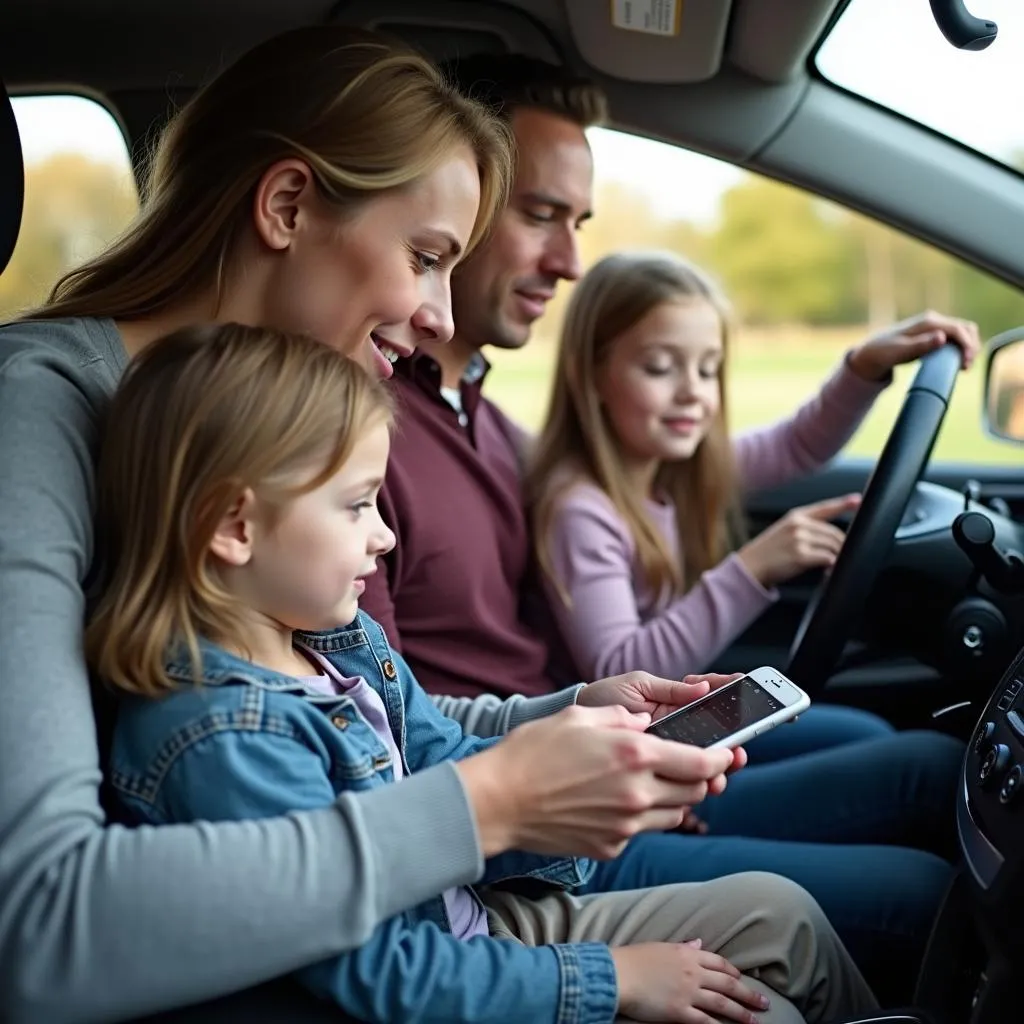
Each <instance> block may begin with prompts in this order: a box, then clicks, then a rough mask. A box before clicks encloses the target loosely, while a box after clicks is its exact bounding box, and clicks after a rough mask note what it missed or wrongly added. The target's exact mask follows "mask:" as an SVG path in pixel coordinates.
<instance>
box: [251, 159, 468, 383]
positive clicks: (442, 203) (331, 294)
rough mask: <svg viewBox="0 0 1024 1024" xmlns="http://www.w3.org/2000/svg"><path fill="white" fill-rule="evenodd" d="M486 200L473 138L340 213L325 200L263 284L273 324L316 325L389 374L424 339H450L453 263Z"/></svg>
mask: <svg viewBox="0 0 1024 1024" xmlns="http://www.w3.org/2000/svg"><path fill="white" fill-rule="evenodd" d="M479 206H480V176H479V172H478V169H477V164H476V159H475V157H474V154H473V152H472V151H471V149H470V148H469V147H468V146H466V147H464V148H462V149H460V150H456V151H455V153H454V155H453V156H452V157H451V159H449V160H447V161H446V162H444V163H442V164H440V165H439V166H438V167H437V168H436V169H435V170H433V171H431V172H430V173H429V174H426V175H424V176H423V177H422V178H420V179H418V180H417V181H415V182H414V183H412V184H410V185H407V186H405V187H403V188H400V189H394V190H391V191H388V192H385V193H383V194H382V195H381V196H380V197H377V198H373V199H370V200H368V201H367V202H366V203H364V204H363V206H362V207H361V208H360V209H358V210H357V211H356V212H355V213H354V214H353V215H350V216H348V217H346V218H345V219H343V220H341V221H339V219H338V216H337V213H336V212H334V211H332V210H330V209H329V208H328V207H327V206H326V204H324V203H322V202H320V203H319V204H318V209H316V210H313V209H311V208H310V207H308V206H307V207H305V208H304V211H303V213H302V214H300V215H303V216H305V217H306V221H305V226H304V230H302V231H301V232H299V233H297V234H296V236H295V239H294V242H293V243H292V244H290V245H289V247H288V248H289V251H288V258H287V259H284V260H281V261H279V262H278V264H277V266H276V268H275V272H274V274H273V276H272V280H271V281H270V282H269V283H268V287H267V288H266V290H265V291H264V297H263V301H264V304H265V306H266V308H265V310H264V314H265V316H266V317H267V321H266V322H269V323H273V324H275V325H277V326H279V327H282V328H284V329H288V330H299V331H304V332H306V333H309V334H312V335H313V336H314V337H316V338H319V339H320V340H321V341H324V342H326V343H328V344H330V345H334V346H335V347H336V348H339V349H341V350H342V351H343V352H345V353H346V355H349V356H350V357H351V358H353V359H356V360H357V361H358V362H360V363H362V364H363V365H364V366H366V367H368V368H370V369H371V370H373V371H374V372H375V373H377V375H378V376H381V377H390V376H391V373H392V369H391V363H392V362H393V361H394V360H395V359H396V358H397V357H398V356H407V355H411V354H412V353H413V351H414V350H415V349H416V347H417V346H419V345H422V344H425V343H426V344H429V343H432V342H447V341H450V340H451V337H452V332H453V330H454V326H453V321H452V298H451V272H452V268H453V267H454V266H455V264H456V263H458V261H459V259H460V258H461V255H462V253H463V252H464V250H465V248H466V244H467V242H468V241H469V237H470V234H471V232H472V230H473V226H474V224H475V222H476V217H477V212H478V209H479Z"/></svg>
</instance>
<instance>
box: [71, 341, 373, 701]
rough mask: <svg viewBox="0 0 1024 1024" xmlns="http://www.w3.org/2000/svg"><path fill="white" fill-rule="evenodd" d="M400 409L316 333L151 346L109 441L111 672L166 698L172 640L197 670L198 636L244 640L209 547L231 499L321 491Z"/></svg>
mask: <svg viewBox="0 0 1024 1024" xmlns="http://www.w3.org/2000/svg"><path fill="white" fill-rule="evenodd" d="M391 417H392V405H391V400H390V396H389V395H388V393H387V391H386V390H385V388H384V386H383V385H382V384H381V383H380V382H379V381H377V380H375V379H374V378H373V377H371V375H370V374H369V373H368V372H367V371H366V370H364V369H363V368H362V367H360V366H359V365H357V364H356V363H355V362H353V361H351V360H350V359H347V358H346V357H345V356H343V355H342V354H341V353H340V352H337V351H335V350H334V349H332V348H329V347H328V346H326V345H323V344H321V343H320V342H318V341H315V340H313V339H312V338H309V337H306V336H304V335H299V334H287V333H284V332H281V331H276V330H270V329H267V328H257V327H244V326H241V325H239V324H223V325H216V326H202V327H189V328H185V329H183V330H179V331H176V332H175V333H173V334H170V335H168V336H167V337H166V338H163V339H161V340H160V341H157V342H154V343H153V344H152V345H150V346H149V347H147V348H146V349H144V350H143V352H142V353H141V354H140V355H139V356H138V357H137V358H136V359H135V360H134V361H133V362H132V363H131V364H130V366H129V368H128V371H127V373H126V374H125V377H124V380H123V381H122V383H121V385H120V387H119V388H118V390H117V392H116V394H115V395H114V398H113V400H112V403H111V406H110V409H109V412H108V415H107V420H106V423H105V429H104V437H103V439H102V442H101V448H100V457H99V466H98V471H97V504H98V509H97V550H98V551H99V554H100V556H101V558H102V559H103V564H104V565H105V567H106V568H107V569H108V570H109V574H108V578H107V587H106V589H105V592H104V594H103V596H102V598H101V599H100V602H99V604H98V606H97V609H96V613H95V615H94V617H93V618H92V621H91V623H90V624H89V626H88V628H87V630H86V635H85V645H86V655H87V657H88V659H89V662H90V664H91V665H92V666H93V668H94V669H95V671H96V672H97V673H98V674H99V676H100V677H101V678H102V679H104V680H105V681H106V682H108V683H110V684H111V685H113V686H115V687H117V688H119V689H121V690H126V691H128V692H131V693H138V694H143V695H146V696H158V695H160V694H161V693H164V692H166V691H168V690H170V689H172V688H173V686H174V684H173V682H172V681H171V679H170V678H169V676H168V674H167V671H166V669H165V661H166V659H167V657H168V654H169V652H170V650H171V649H172V646H173V645H175V644H184V645H185V648H186V649H187V650H188V651H189V652H190V654H191V657H192V659H193V665H194V667H195V668H198V666H199V644H198V639H199V637H207V638H209V639H211V640H225V639H228V638H233V637H236V636H238V635H239V633H240V622H241V611H240V609H239V608H238V607H237V602H236V601H235V600H234V599H233V597H232V596H231V595H230V594H229V593H228V592H227V590H226V589H225V588H224V587H223V585H222V584H221V582H220V581H219V580H218V576H217V572H216V569H215V566H214V565H213V564H211V559H210V556H209V546H210V542H211V541H212V539H213V536H214V533H215V531H216V529H217V527H218V525H219V524H220V522H221V521H222V519H223V517H224V516H225V515H226V514H227V513H228V511H229V510H230V508H231V505H232V503H233V502H235V501H236V500H237V499H238V497H239V496H240V495H241V493H242V492H243V491H244V490H245V489H247V488H251V489H252V490H253V491H254V493H255V494H256V495H257V497H258V498H259V499H261V500H262V501H265V502H267V503H268V504H269V505H270V506H271V508H273V507H274V506H276V505H280V504H283V503H284V502H286V501H288V500H289V499H290V498H293V497H296V496H297V495H299V494H302V493H305V492H307V491H310V490H313V489H314V488H316V487H319V486H320V485H321V484H322V483H324V482H325V481H326V480H328V479H329V478H330V477H331V476H332V475H333V474H334V473H336V472H337V470H338V469H339V468H340V467H341V465H342V464H343V463H344V462H345V460H346V459H347V458H348V457H349V455H350V453H351V451H352V448H353V446H354V445H355V443H356V442H357V440H358V439H359V437H360V436H362V434H364V433H365V431H366V430H367V429H368V428H369V427H371V426H372V425H374V424H375V423H378V422H382V421H383V422H386V423H388V424H390V422H391ZM296 473H299V474H300V478H299V480H298V481H297V480H296Z"/></svg>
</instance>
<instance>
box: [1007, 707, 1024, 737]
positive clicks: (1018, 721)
mask: <svg viewBox="0 0 1024 1024" xmlns="http://www.w3.org/2000/svg"><path fill="white" fill-rule="evenodd" d="M1006 724H1007V725H1008V726H1009V727H1010V728H1011V729H1012V730H1013V731H1014V734H1015V735H1016V737H1017V739H1019V740H1022V741H1024V718H1021V717H1020V715H1019V714H1018V712H1016V711H1011V712H1010V713H1009V714H1008V715H1007V716H1006Z"/></svg>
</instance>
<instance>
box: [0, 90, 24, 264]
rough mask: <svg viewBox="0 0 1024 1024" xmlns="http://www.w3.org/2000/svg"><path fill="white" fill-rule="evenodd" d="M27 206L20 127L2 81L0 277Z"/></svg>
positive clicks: (15, 240)
mask: <svg viewBox="0 0 1024 1024" xmlns="http://www.w3.org/2000/svg"><path fill="white" fill-rule="evenodd" d="M24 205H25V164H24V161H23V160H22V155H21V139H20V138H19V137H18V123H17V121H15V120H14V108H13V107H12V106H11V100H10V97H9V96H8V95H7V89H6V88H5V87H4V83H3V82H2V81H0V274H2V273H3V272H4V269H5V268H6V266H7V264H8V262H9V261H10V258H11V254H12V253H13V252H14V243H15V242H17V241H18V231H19V230H20V229H21V211H22V209H23V207H24Z"/></svg>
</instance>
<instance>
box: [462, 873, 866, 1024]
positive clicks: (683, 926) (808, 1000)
mask: <svg viewBox="0 0 1024 1024" xmlns="http://www.w3.org/2000/svg"><path fill="white" fill-rule="evenodd" d="M480 895H481V897H482V898H483V901H484V903H485V904H486V906H487V912H488V922H489V925H490V931H491V935H493V936H494V937H495V938H498V939H510V940H515V941H518V942H522V943H524V944H525V945H528V946H541V945H547V944H549V943H562V942H604V943H607V944H608V945H609V946H629V945H634V944H636V943H639V942H685V941H687V940H688V939H700V940H701V942H702V944H703V948H704V949H706V950H709V951H711V952H713V953H719V954H720V955H722V956H724V957H725V958H726V959H727V960H729V961H730V962H731V963H732V964H734V965H735V966H736V967H737V968H739V970H740V971H742V972H743V974H744V975H745V980H746V981H747V983H748V984H749V985H750V987H751V988H754V989H757V990H758V991H760V992H762V993H764V994H765V995H767V996H768V998H769V999H770V1000H771V1008H770V1009H769V1010H767V1011H765V1012H763V1013H760V1014H758V1016H759V1019H760V1020H762V1021H763V1022H764V1024H804V1022H806V1024H831V1022H833V1021H837V1020H842V1019H843V1018H844V1017H847V1016H853V1015H855V1014H858V1013H867V1012H870V1011H871V1010H875V1009H877V1006H878V1004H877V1003H876V1002H875V998H874V996H873V995H872V994H871V990H870V989H869V988H868V986H867V984H866V982H865V981H864V979H863V978H862V977H861V974H860V971H858V969H857V967H856V966H855V965H854V963H853V961H852V960H851V959H850V956H849V954H848V953H847V952H846V949H845V947H844V946H843V944H842V942H841V941H840V940H839V936H838V935H836V933H835V931H834V930H833V928H832V926H831V925H830V924H829V923H828V921H827V920H826V918H825V915H824V913H822V911H821V908H820V907H819V906H818V904H817V903H816V902H815V901H814V899H813V898H812V897H811V896H810V895H809V894H808V893H807V892H806V891H805V890H804V889H802V888H800V886H798V885H796V884H795V883H794V882H790V881H789V880H788V879H785V878H782V877H781V876H779V875H771V874H767V873H764V872H759V871H750V872H744V873H743V874H737V875H730V876H727V877H725V878H719V879H716V880H714V881H711V882H700V883H693V884H689V883H688V884H680V885H664V886H659V887H657V888H653V889H636V890H634V891H632V892H616V893H597V894H594V895H589V896H571V895H569V894H567V893H554V894H551V895H546V896H542V897H541V898H540V899H526V898H524V897H522V896H517V895H513V894H511V893H506V892H500V891H494V890H485V891H483V892H482V893H481V894H480ZM620 1019H622V1020H624V1019H625V1018H620Z"/></svg>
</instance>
